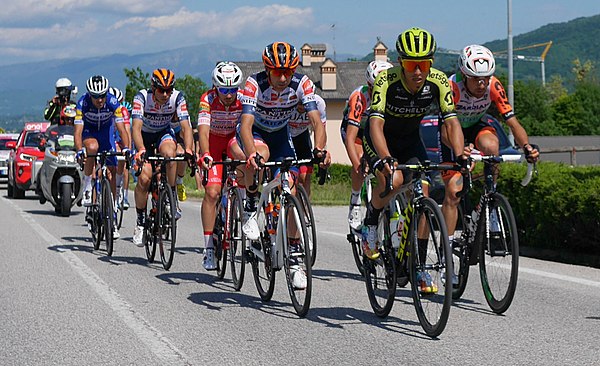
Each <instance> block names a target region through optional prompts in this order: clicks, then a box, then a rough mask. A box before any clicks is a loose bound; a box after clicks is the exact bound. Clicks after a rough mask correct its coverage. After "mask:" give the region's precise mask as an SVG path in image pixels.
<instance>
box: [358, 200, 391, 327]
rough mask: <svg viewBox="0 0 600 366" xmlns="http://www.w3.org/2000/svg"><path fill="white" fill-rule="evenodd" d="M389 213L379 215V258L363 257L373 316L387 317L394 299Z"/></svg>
mask: <svg viewBox="0 0 600 366" xmlns="http://www.w3.org/2000/svg"><path fill="white" fill-rule="evenodd" d="M389 220H390V219H389V211H387V210H386V211H385V212H384V213H382V214H381V215H379V224H378V226H377V237H378V242H379V243H380V247H379V258H377V259H375V260H371V259H368V258H367V257H363V265H364V271H365V284H366V286H367V295H368V296H369V302H370V303H371V308H372V309H373V312H374V313H375V315H377V316H378V317H380V318H384V317H386V316H388V314H389V313H390V311H391V310H392V306H393V305H394V299H395V298H396V280H397V279H396V263H395V262H396V261H395V259H394V254H395V252H394V250H393V248H392V241H391V236H390V225H389Z"/></svg>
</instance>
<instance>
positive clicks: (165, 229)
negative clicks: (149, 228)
mask: <svg viewBox="0 0 600 366" xmlns="http://www.w3.org/2000/svg"><path fill="white" fill-rule="evenodd" d="M176 210H177V206H176V203H175V196H174V195H173V190H172V189H171V188H170V187H165V188H164V189H161V190H160V195H159V198H158V212H157V214H158V215H157V220H158V238H157V239H158V248H159V252H160V260H161V261H162V265H163V268H164V269H166V270H169V268H171V265H172V264H173V254H175V241H176V238H177V237H176V234H177V220H176V219H175V212H176Z"/></svg>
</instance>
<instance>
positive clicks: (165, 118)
mask: <svg viewBox="0 0 600 366" xmlns="http://www.w3.org/2000/svg"><path fill="white" fill-rule="evenodd" d="M174 116H177V118H176V120H179V122H183V121H184V120H186V121H188V123H189V118H190V117H189V114H188V110H187V104H186V102H185V98H184V97H183V94H181V92H180V91H179V90H173V92H172V93H171V96H170V97H169V99H168V100H167V102H166V103H165V104H163V105H161V106H159V105H157V104H156V103H155V102H154V98H153V96H152V89H144V90H140V91H139V92H138V93H137V94H136V95H135V97H134V98H133V111H132V112H131V118H132V119H141V120H142V121H143V125H142V131H143V132H159V131H162V130H164V129H166V128H169V127H171V122H172V121H173V119H174V118H173V117H174Z"/></svg>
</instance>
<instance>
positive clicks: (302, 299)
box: [247, 158, 313, 317]
mask: <svg viewBox="0 0 600 366" xmlns="http://www.w3.org/2000/svg"><path fill="white" fill-rule="evenodd" d="M312 161H313V159H303V160H294V159H293V158H286V159H284V160H283V161H276V162H266V163H260V164H259V167H265V168H270V169H275V168H279V173H278V174H277V175H276V176H275V177H274V178H273V179H270V180H269V179H268V178H267V174H263V183H262V190H261V193H260V198H259V201H258V204H257V207H258V209H257V211H256V213H254V214H253V215H252V216H251V217H250V218H249V220H254V219H255V220H256V221H257V223H258V228H259V232H260V236H259V238H258V239H256V240H250V245H249V247H248V250H247V258H248V261H249V262H250V264H251V266H252V275H253V277H254V282H255V284H256V288H257V290H258V294H259V295H260V297H261V299H262V300H263V301H270V300H271V298H272V296H273V292H274V289H275V273H276V272H277V271H279V270H281V269H282V268H283V269H284V272H285V277H286V282H287V287H288V291H289V294H290V298H291V301H292V305H293V306H294V309H295V311H296V313H297V314H298V315H299V316H300V317H304V316H306V314H307V313H308V310H309V307H310V301H311V294H312V260H311V254H310V251H311V248H310V240H311V238H310V237H309V233H308V229H307V227H306V220H305V213H304V209H303V207H302V206H303V205H302V203H300V201H299V200H298V198H297V197H296V196H294V195H293V194H292V186H291V184H290V178H291V174H290V169H291V168H292V166H298V165H300V164H306V163H309V162H312ZM257 162H259V160H258V159H257ZM255 182H256V183H258V178H257V175H255ZM296 271H303V272H304V274H305V276H306V287H305V288H295V287H294V284H293V279H294V278H293V276H294V275H296Z"/></svg>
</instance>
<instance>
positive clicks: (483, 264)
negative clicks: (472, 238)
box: [479, 193, 519, 314]
mask: <svg viewBox="0 0 600 366" xmlns="http://www.w3.org/2000/svg"><path fill="white" fill-rule="evenodd" d="M483 209H485V207H484V208H482V212H485V211H484V210H483ZM489 213H490V215H489V216H488V217H486V218H484V219H483V220H480V221H479V224H480V225H485V226H484V227H485V228H488V227H489V231H488V232H487V234H486V231H485V230H484V234H483V235H482V236H481V237H482V241H483V242H482V243H481V244H482V245H481V246H480V252H479V273H480V275H481V285H482V286H483V293H484V294H485V300H486V301H487V303H488V305H489V306H490V308H491V309H492V311H493V312H494V313H496V314H502V313H503V312H505V311H506V310H507V309H508V308H509V307H510V304H511V302H512V299H513V297H514V295H515V291H516V289H517V277H518V274H519V237H518V233H517V223H516V221H515V216H514V214H513V211H512V208H511V206H510V203H509V202H508V200H507V199H506V197H504V196H503V195H501V194H500V193H494V194H492V195H491V197H490V201H489ZM486 219H487V220H489V223H486Z"/></svg>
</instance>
